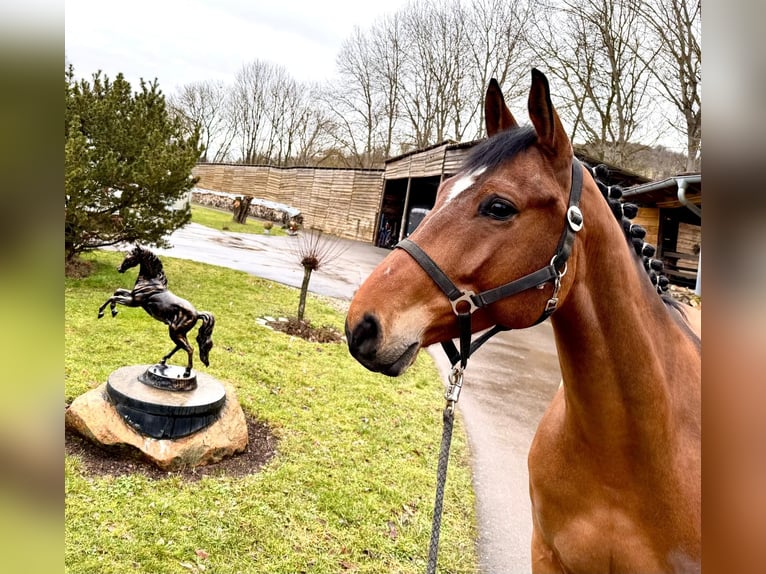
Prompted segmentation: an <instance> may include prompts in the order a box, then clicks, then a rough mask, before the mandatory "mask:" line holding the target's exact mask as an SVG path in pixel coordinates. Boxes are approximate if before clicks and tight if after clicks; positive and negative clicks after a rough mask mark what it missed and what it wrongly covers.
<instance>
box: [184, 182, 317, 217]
mask: <svg viewBox="0 0 766 574" xmlns="http://www.w3.org/2000/svg"><path fill="white" fill-rule="evenodd" d="M247 199H249V200H250V205H249V206H248V210H247V214H248V215H249V216H250V217H256V218H258V219H265V220H266V221H273V222H275V223H279V224H281V225H287V224H289V223H290V222H291V221H295V222H297V223H298V224H302V223H303V215H302V214H301V212H300V210H298V209H296V208H294V207H291V206H289V205H282V204H279V203H276V202H274V201H268V200H265V199H260V198H257V197H252V196H243V195H237V194H234V193H226V192H222V191H211V190H207V189H200V188H195V189H194V190H193V191H192V201H193V202H194V203H196V204H198V205H202V206H204V207H212V208H213V209H221V210H225V211H231V212H234V211H235V209H237V208H238V206H240V205H242V202H243V201H245V203H246V200H247Z"/></svg>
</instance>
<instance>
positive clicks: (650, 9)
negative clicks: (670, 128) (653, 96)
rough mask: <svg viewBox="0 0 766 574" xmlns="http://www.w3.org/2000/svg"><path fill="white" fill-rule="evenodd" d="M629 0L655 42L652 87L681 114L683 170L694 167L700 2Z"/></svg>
mask: <svg viewBox="0 0 766 574" xmlns="http://www.w3.org/2000/svg"><path fill="white" fill-rule="evenodd" d="M632 1H633V2H635V6H636V9H637V10H638V11H639V13H640V15H641V17H642V18H643V20H644V22H645V23H646V27H647V28H648V29H649V30H650V31H652V33H653V34H654V36H655V38H656V41H657V42H658V44H659V50H658V51H657V53H656V56H655V58H654V60H653V61H652V62H650V63H649V65H648V69H649V71H650V72H651V74H652V76H653V77H654V79H655V80H656V84H655V86H656V89H657V91H658V92H659V94H660V95H661V96H662V97H663V98H665V99H666V100H667V101H668V102H669V103H670V104H671V106H673V109H674V110H675V112H677V113H678V114H680V115H681V117H682V118H683V125H682V126H678V129H679V131H681V132H682V133H683V135H684V136H685V137H686V170H687V171H695V170H698V169H699V166H700V154H701V146H702V99H701V90H702V73H701V67H702V50H701V48H700V38H701V31H702V30H701V28H702V22H701V20H702V15H701V11H702V6H701V2H700V0H649V1H646V0H642V1H640V2H639V1H637V0H632ZM639 57H642V58H643V57H644V55H643V54H639ZM671 123H672V122H671Z"/></svg>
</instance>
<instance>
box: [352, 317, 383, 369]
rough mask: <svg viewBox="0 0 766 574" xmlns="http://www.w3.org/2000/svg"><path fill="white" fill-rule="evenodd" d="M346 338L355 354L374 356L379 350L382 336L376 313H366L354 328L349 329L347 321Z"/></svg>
mask: <svg viewBox="0 0 766 574" xmlns="http://www.w3.org/2000/svg"><path fill="white" fill-rule="evenodd" d="M346 338H347V339H348V347H349V350H350V351H351V354H352V355H354V356H358V355H361V356H364V357H368V358H369V357H374V356H375V353H376V352H377V350H378V339H379V338H380V323H378V320H377V319H376V318H375V316H374V315H370V314H369V313H366V314H365V315H364V317H363V318H362V320H361V321H360V322H359V324H358V325H356V326H355V327H354V328H353V329H349V327H348V321H347V322H346Z"/></svg>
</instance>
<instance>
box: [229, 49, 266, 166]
mask: <svg viewBox="0 0 766 574" xmlns="http://www.w3.org/2000/svg"><path fill="white" fill-rule="evenodd" d="M274 68H275V66H274V65H273V64H270V63H268V62H264V61H262V60H255V61H253V62H251V63H249V64H246V65H244V66H243V67H242V68H241V69H240V71H239V72H238V73H237V77H236V79H235V80H234V89H233V92H232V98H231V100H230V107H229V114H230V116H229V117H230V121H231V122H232V123H233V125H235V126H236V134H237V142H238V144H239V159H240V161H242V162H243V163H256V161H257V159H258V154H259V151H260V148H261V139H262V138H263V137H264V135H263V134H264V132H265V131H266V130H267V129H268V128H267V122H268V118H267V101H268V96H267V94H268V89H269V86H270V84H271V77H272V75H273V74H274Z"/></svg>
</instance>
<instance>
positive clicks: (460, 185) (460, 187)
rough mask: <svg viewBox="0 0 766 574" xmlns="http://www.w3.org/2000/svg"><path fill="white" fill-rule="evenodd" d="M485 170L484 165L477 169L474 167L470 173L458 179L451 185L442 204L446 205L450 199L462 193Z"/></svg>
mask: <svg viewBox="0 0 766 574" xmlns="http://www.w3.org/2000/svg"><path fill="white" fill-rule="evenodd" d="M485 171H487V168H486V167H480V168H479V169H476V170H474V171H472V172H471V173H467V174H465V175H464V176H463V177H461V178H460V179H458V180H457V181H456V182H455V183H454V184H453V185H452V189H450V190H449V194H448V195H447V199H446V200H445V202H444V205H447V204H448V203H449V202H450V201H452V200H453V199H455V198H456V197H457V196H458V195H460V194H461V193H463V192H464V191H465V190H466V189H468V188H469V187H471V186H472V185H473V183H474V182H475V181H476V179H477V178H478V177H479V176H480V175H481V174H482V173H484V172H485Z"/></svg>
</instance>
